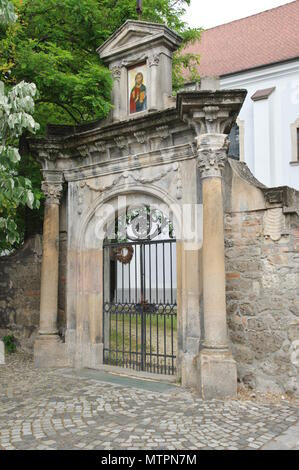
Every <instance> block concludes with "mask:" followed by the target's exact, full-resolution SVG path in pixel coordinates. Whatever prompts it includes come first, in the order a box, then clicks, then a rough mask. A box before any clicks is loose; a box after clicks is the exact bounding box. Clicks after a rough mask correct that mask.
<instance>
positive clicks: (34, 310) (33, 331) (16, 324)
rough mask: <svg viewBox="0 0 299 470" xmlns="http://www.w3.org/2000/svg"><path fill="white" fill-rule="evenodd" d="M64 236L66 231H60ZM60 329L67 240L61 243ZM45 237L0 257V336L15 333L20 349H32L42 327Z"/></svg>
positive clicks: (32, 239)
mask: <svg viewBox="0 0 299 470" xmlns="http://www.w3.org/2000/svg"><path fill="white" fill-rule="evenodd" d="M61 237H63V233H62V234H61ZM60 253H61V260H62V262H61V264H60V276H59V279H60V280H59V285H60V286H61V289H60V292H59V307H60V310H59V312H60V315H59V331H60V333H61V334H63V332H64V329H65V314H64V308H65V301H64V295H65V292H64V288H63V283H64V282H65V278H66V265H65V253H66V243H65V241H64V239H63V241H62V242H61V244H60ZM41 256H42V238H41V236H40V235H36V236H35V237H33V238H31V239H29V240H28V241H27V242H26V243H25V244H24V246H23V247H22V248H20V249H19V250H18V251H16V252H15V253H14V254H13V255H11V256H6V257H0V336H5V335H7V334H13V335H14V337H15V338H16V340H17V345H18V347H19V348H21V349H24V350H27V351H32V348H33V344H34V341H35V337H36V335H37V331H38V328H39V309H40V282H41V276H40V273H41Z"/></svg>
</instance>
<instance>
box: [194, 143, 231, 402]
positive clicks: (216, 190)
mask: <svg viewBox="0 0 299 470" xmlns="http://www.w3.org/2000/svg"><path fill="white" fill-rule="evenodd" d="M196 141H197V152H198V153H197V154H198V168H199V171H200V174H201V179H202V198H203V255H202V256H203V258H202V259H203V266H202V268H203V274H204V275H203V306H204V343H203V346H204V349H203V350H202V351H201V352H200V356H199V372H200V388H201V393H202V396H203V398H223V397H226V396H235V395H236V393H237V367H236V363H235V361H234V360H233V358H232V354H231V352H230V350H229V344H228V333H227V319H226V295H225V285H226V281H225V255H224V211H223V197H222V169H223V168H224V166H225V162H226V159H227V151H228V139H227V135H225V134H204V135H200V136H199V137H197V138H196Z"/></svg>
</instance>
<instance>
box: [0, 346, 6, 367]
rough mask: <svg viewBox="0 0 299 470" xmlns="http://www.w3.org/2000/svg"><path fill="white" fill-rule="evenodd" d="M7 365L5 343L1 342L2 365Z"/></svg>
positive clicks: (0, 355)
mask: <svg viewBox="0 0 299 470" xmlns="http://www.w3.org/2000/svg"><path fill="white" fill-rule="evenodd" d="M1 364H5V346H4V343H3V341H1V340H0V365H1Z"/></svg>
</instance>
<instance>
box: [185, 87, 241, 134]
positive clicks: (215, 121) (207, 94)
mask: <svg viewBox="0 0 299 470" xmlns="http://www.w3.org/2000/svg"><path fill="white" fill-rule="evenodd" d="M246 95H247V91H246V90H223V91H221V90H217V91H208V90H207V91H206V90H203V91H188V92H182V93H178V96H177V110H178V113H179V115H180V118H181V119H182V120H184V121H185V122H187V123H188V125H189V126H190V127H192V128H193V129H194V130H195V132H196V135H197V136H199V135H200V134H209V133H215V134H229V132H230V130H231V127H232V125H233V123H234V122H235V121H236V119H237V116H238V114H239V112H240V109H241V107H242V105H243V102H244V100H245V98H246Z"/></svg>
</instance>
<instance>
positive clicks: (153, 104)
mask: <svg viewBox="0 0 299 470" xmlns="http://www.w3.org/2000/svg"><path fill="white" fill-rule="evenodd" d="M159 63H160V56H159V54H155V55H153V56H151V57H149V59H148V65H149V70H150V80H149V83H150V85H151V88H150V103H149V110H150V111H157V109H158V103H157V97H158V93H157V90H156V88H157V76H158V67H159Z"/></svg>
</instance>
